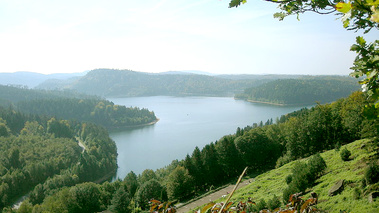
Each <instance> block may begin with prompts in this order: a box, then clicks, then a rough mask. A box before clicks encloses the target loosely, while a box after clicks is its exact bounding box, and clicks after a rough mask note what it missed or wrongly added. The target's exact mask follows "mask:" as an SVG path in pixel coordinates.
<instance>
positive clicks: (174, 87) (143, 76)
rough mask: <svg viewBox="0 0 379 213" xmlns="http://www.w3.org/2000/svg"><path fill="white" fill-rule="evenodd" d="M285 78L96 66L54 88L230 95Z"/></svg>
mask: <svg viewBox="0 0 379 213" xmlns="http://www.w3.org/2000/svg"><path fill="white" fill-rule="evenodd" d="M288 77H289V76H272V75H269V76H265V75H256V76H250V77H246V76H244V77H243V78H231V77H229V76H220V77H217V76H208V75H198V74H190V73H181V74H180V73H176V72H174V73H158V74H157V73H144V72H135V71H131V70H114V69H96V70H92V71H90V72H89V73H87V75H85V76H83V77H82V78H80V79H77V80H76V81H74V82H66V84H64V83H62V82H60V83H59V85H58V86H57V85H55V87H56V88H57V89H71V90H75V91H77V92H81V93H86V94H91V95H99V96H103V97H132V96H155V95H168V96H184V95H199V96H233V95H234V94H235V93H240V92H242V91H243V90H244V89H245V88H249V87H253V86H258V85H261V84H262V83H265V82H268V81H272V80H274V79H278V78H288ZM296 77H297V76H296ZM55 83H57V82H55ZM52 87H53V85H51V84H49V82H45V83H43V84H41V85H39V86H38V87H37V88H39V89H50V88H52Z"/></svg>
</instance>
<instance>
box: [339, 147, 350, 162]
mask: <svg viewBox="0 0 379 213" xmlns="http://www.w3.org/2000/svg"><path fill="white" fill-rule="evenodd" d="M350 155H351V152H350V151H349V150H348V149H347V148H346V147H345V148H344V149H343V150H341V152H340V156H341V159H342V160H343V161H348V160H349V158H350Z"/></svg>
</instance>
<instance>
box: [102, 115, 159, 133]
mask: <svg viewBox="0 0 379 213" xmlns="http://www.w3.org/2000/svg"><path fill="white" fill-rule="evenodd" d="M159 120H160V119H159V118H157V119H156V120H154V121H152V122H149V123H145V124H138V125H130V126H117V127H108V130H118V129H133V128H139V127H144V126H151V125H154V124H156V123H158V121H159Z"/></svg>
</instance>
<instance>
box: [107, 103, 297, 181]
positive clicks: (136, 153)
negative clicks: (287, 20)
mask: <svg viewBox="0 0 379 213" xmlns="http://www.w3.org/2000/svg"><path fill="white" fill-rule="evenodd" d="M109 100H110V101H113V102H114V103H115V104H118V105H125V106H127V107H129V106H133V107H134V106H136V107H139V108H148V109H149V110H151V111H154V113H155V115H156V116H157V117H158V118H159V119H160V120H159V122H158V123H156V124H155V125H152V126H146V127H141V128H136V129H128V130H122V131H115V132H111V133H110V136H111V138H112V139H113V140H114V141H115V142H116V144H117V150H118V159H117V161H118V166H119V169H118V171H117V177H118V178H121V179H123V178H124V177H125V176H126V175H127V174H128V173H129V172H130V171H133V172H135V173H136V174H140V173H142V171H143V170H145V169H153V170H155V169H158V168H162V167H164V166H166V165H168V164H170V163H171V161H172V160H174V159H178V160H181V159H184V158H185V156H186V154H190V155H191V154H192V151H193V149H194V148H195V147H196V146H198V147H199V148H200V149H201V148H202V147H204V145H206V144H208V143H210V142H215V141H216V140H218V139H220V138H221V137H222V136H224V135H228V134H234V133H235V131H236V129H237V127H241V128H242V127H245V126H247V125H252V124H253V123H259V122H260V121H263V122H266V121H267V119H270V118H273V120H274V121H275V119H276V117H280V116H281V115H283V114H287V113H289V112H292V111H295V110H297V109H300V108H302V107H301V106H298V107H294V106H291V107H282V106H272V105H265V104H256V103H249V102H245V101H242V100H234V99H233V98H231V97H166V96H154V97H136V98H112V99H109Z"/></svg>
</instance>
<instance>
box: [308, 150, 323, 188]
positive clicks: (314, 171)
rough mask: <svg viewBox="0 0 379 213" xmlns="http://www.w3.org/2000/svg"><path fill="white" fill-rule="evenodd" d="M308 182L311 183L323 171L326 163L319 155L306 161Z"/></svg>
mask: <svg viewBox="0 0 379 213" xmlns="http://www.w3.org/2000/svg"><path fill="white" fill-rule="evenodd" d="M308 168H309V175H308V182H309V183H313V182H314V181H315V180H316V179H317V178H318V177H319V176H320V175H321V174H322V172H323V171H324V170H325V168H326V163H325V161H324V159H323V158H322V157H321V155H320V153H317V154H315V155H313V156H312V157H311V158H310V159H309V161H308Z"/></svg>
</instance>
